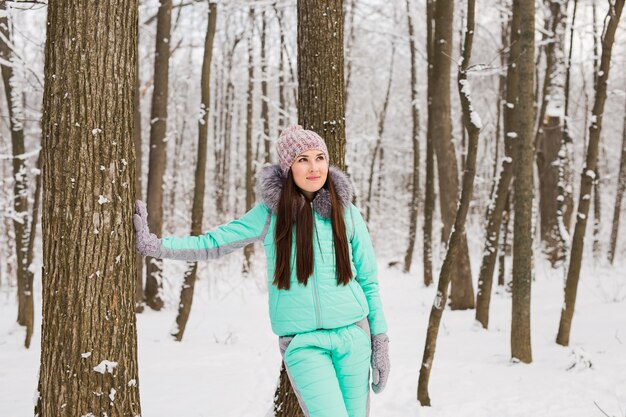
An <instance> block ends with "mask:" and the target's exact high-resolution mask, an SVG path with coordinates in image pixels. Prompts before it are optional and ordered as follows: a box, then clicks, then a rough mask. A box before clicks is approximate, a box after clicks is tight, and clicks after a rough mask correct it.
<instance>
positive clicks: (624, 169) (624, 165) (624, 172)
mask: <svg viewBox="0 0 626 417" xmlns="http://www.w3.org/2000/svg"><path fill="white" fill-rule="evenodd" d="M624 191H626V111H625V112H624V130H623V131H622V156H621V158H620V163H619V174H618V176H617V191H616V193H615V206H614V208H613V223H612V227H611V242H610V246H609V254H608V260H609V262H610V263H611V265H613V261H614V260H615V251H616V249H617V232H618V230H619V217H620V211H621V210H622V199H623V198H624Z"/></svg>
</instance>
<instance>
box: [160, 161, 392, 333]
mask: <svg viewBox="0 0 626 417" xmlns="http://www.w3.org/2000/svg"><path fill="white" fill-rule="evenodd" d="M275 175H279V171H278V170H277V169H276V167H275V166H274V167H267V168H265V169H264V172H262V175H261V187H260V188H261V190H262V191H261V195H262V196H263V197H265V198H263V200H264V201H263V202H260V203H258V204H257V205H256V206H255V207H253V208H252V209H251V210H250V211H248V212H247V213H246V214H244V215H243V216H242V217H240V218H238V219H236V220H233V221H231V222H230V223H227V224H225V225H222V226H219V227H217V228H215V229H213V230H211V231H209V232H207V233H206V234H204V235H201V236H189V237H182V238H177V237H166V238H163V239H162V240H161V244H162V251H163V252H162V253H163V255H162V257H163V258H172V259H181V260H188V261H196V260H205V259H214V258H217V257H220V256H223V255H226V254H228V253H230V252H232V251H234V250H236V249H239V248H243V247H244V246H246V245H248V244H250V243H253V242H259V241H260V242H263V247H264V249H265V254H266V256H267V280H268V293H269V294H268V298H269V304H268V308H269V315H270V320H271V325H272V330H273V332H274V333H276V334H277V335H278V336H285V335H292V334H297V333H303V332H309V331H312V330H316V329H333V328H337V327H342V326H347V325H349V324H352V323H355V322H357V321H359V320H360V319H363V318H365V317H367V318H368V319H369V323H370V331H371V334H373V335H374V334H379V333H385V332H386V331H387V323H386V321H385V317H384V314H383V308H382V304H381V299H380V295H379V290H378V275H377V264H376V258H375V255H374V249H373V247H372V242H371V240H370V236H369V233H368V230H367V226H366V224H365V221H364V220H363V217H362V216H361V213H360V212H359V210H358V209H357V208H356V207H355V206H354V205H353V204H352V203H350V202H349V201H350V200H349V199H348V200H347V201H346V197H347V196H346V195H345V193H344V195H343V198H341V195H340V199H341V200H342V201H343V202H344V207H345V209H344V218H345V223H346V233H347V234H348V237H349V253H350V260H351V264H352V265H351V266H352V275H353V277H354V279H352V280H350V282H349V284H348V285H345V286H344V285H337V276H336V272H335V253H334V246H333V234H332V226H331V221H330V202H329V198H328V194H327V192H325V191H326V190H325V189H322V190H320V191H318V193H317V195H316V197H315V199H314V200H313V202H312V203H311V210H313V214H314V216H313V217H314V233H313V240H314V242H313V256H314V265H313V275H312V276H311V277H309V280H308V282H307V285H306V286H305V285H303V284H301V283H299V282H298V280H297V276H296V269H295V258H293V257H295V250H296V248H295V240H296V239H295V235H294V239H293V242H294V243H293V249H292V261H291V263H290V264H291V271H292V272H291V288H290V289H289V290H280V289H278V288H277V287H276V286H275V285H274V284H273V279H274V270H275V265H276V246H275V242H274V234H275V233H274V232H275V226H276V214H275V212H274V209H272V208H270V206H273V207H274V208H275V205H276V204H277V201H278V200H277V199H276V195H275V192H276V190H270V191H273V192H274V194H272V193H271V192H269V193H268V188H267V186H268V184H271V180H272V179H276V178H275V177H272V176H275ZM329 176H330V177H331V178H333V180H334V181H335V188H336V189H337V188H338V187H337V184H338V183H341V182H342V181H346V182H347V181H348V180H347V178H345V176H344V174H343V173H341V171H339V170H337V169H334V167H331V171H330V173H329ZM268 177H270V178H269V179H268ZM274 184H280V181H275V182H274ZM348 184H349V182H348ZM343 185H345V184H343ZM264 187H265V188H264ZM270 188H271V187H270ZM350 189H351V188H350ZM339 190H344V189H342V188H339ZM278 191H279V190H278ZM350 196H351V193H350ZM294 234H295V228H294Z"/></svg>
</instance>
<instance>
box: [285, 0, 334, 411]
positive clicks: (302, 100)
mask: <svg viewBox="0 0 626 417" xmlns="http://www.w3.org/2000/svg"><path fill="white" fill-rule="evenodd" d="M297 10H298V119H299V123H300V125H302V126H303V127H304V128H306V129H311V130H313V131H315V132H317V133H319V134H320V136H322V138H324V140H325V141H326V146H327V147H328V152H329V156H330V162H331V163H332V164H333V165H335V166H337V167H339V168H340V169H344V168H345V162H344V159H345V148H346V132H345V110H344V91H343V89H344V75H343V70H344V62H343V8H342V6H341V0H330V1H327V2H312V1H305V0H298V4H297ZM292 390H293V388H292V387H291V384H290V383H289V379H288V377H287V373H286V372H285V368H284V366H282V367H281V371H280V380H279V383H278V387H277V388H276V392H275V395H274V410H275V414H276V416H277V417H297V416H303V413H302V410H301V409H300V407H299V406H298V403H297V400H296V397H295V394H293V391H292Z"/></svg>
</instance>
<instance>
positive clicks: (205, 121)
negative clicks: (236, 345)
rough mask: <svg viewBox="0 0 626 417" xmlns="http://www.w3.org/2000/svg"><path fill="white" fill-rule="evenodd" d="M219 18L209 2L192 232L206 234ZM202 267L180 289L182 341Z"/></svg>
mask: <svg viewBox="0 0 626 417" xmlns="http://www.w3.org/2000/svg"><path fill="white" fill-rule="evenodd" d="M216 22H217V5H216V3H209V22H208V26H207V34H206V38H205V41H204V59H203V60H202V76H201V80H200V114H201V115H202V116H201V118H200V119H199V120H198V159H197V162H196V173H195V189H194V193H193V208H192V209H191V235H192V236H198V235H201V234H202V216H203V215H204V189H205V172H206V163H207V142H208V137H209V106H210V103H211V60H212V58H213V40H214V39H215V27H216ZM197 271H198V263H197V262H189V263H188V264H187V270H186V271H185V278H184V283H183V288H182V289H181V292H180V302H179V303H178V316H177V317H176V330H175V331H174V332H173V333H172V335H173V336H174V338H175V339H176V341H178V342H180V341H181V340H182V339H183V334H184V333H185V327H186V326H187V320H188V319H189V313H190V312H191V304H192V303H193V290H194V287H195V284H196V274H197Z"/></svg>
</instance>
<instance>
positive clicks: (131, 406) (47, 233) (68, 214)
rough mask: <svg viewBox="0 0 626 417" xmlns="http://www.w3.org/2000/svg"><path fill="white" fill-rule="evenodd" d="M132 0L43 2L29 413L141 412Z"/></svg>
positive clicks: (60, 416)
mask: <svg viewBox="0 0 626 417" xmlns="http://www.w3.org/2000/svg"><path fill="white" fill-rule="evenodd" d="M137 9H138V7H137V1H136V0H108V1H106V0H105V1H99V2H93V1H88V0H75V1H72V2H64V1H50V2H49V3H48V25H47V28H48V30H47V39H46V47H45V57H46V60H45V68H44V74H45V87H44V95H43V97H44V99H43V122H42V128H43V155H44V161H43V190H44V193H43V210H42V213H43V220H42V230H43V276H42V291H43V318H42V321H43V323H42V335H41V366H40V370H39V384H38V388H37V391H38V397H37V399H36V407H35V414H36V415H37V416H39V417H52V416H54V417H70V416H85V415H98V416H100V415H108V416H111V417H113V416H116V417H117V416H137V415H140V414H141V407H140V404H139V385H138V370H137V334H136V325H135V265H134V261H135V245H134V233H133V227H132V213H133V203H134V192H133V182H134V173H135V172H134V169H135V168H134V166H135V154H134V145H133V141H134V138H133V129H134V122H133V111H134V91H135V77H136V71H135V65H136V62H137V61H136V55H137V32H138V23H137Z"/></svg>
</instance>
